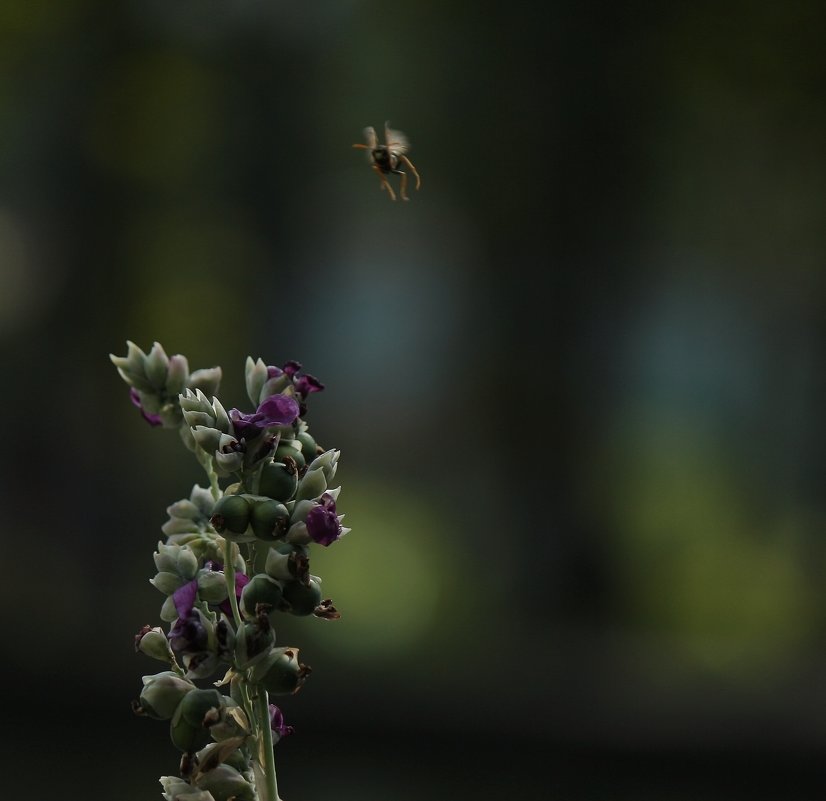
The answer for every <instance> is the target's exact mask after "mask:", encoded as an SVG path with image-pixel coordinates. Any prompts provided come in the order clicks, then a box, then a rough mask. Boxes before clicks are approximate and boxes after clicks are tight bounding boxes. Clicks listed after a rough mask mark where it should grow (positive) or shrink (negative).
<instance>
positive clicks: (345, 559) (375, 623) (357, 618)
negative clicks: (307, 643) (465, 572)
mask: <svg viewBox="0 0 826 801" xmlns="http://www.w3.org/2000/svg"><path fill="white" fill-rule="evenodd" d="M338 507H339V512H344V513H346V517H345V519H344V524H345V525H350V526H352V527H353V531H352V532H351V533H350V534H348V535H347V536H346V537H345V538H344V539H342V540H340V541H338V542H335V543H333V544H332V545H331V546H330V547H329V548H321V547H317V546H314V547H313V548H312V553H311V557H310V570H311V572H312V573H314V574H317V575H320V576H321V577H322V579H323V583H322V591H323V595H324V597H329V596H332V599H333V601H334V603H335V605H336V607H337V608H338V609H339V610H340V611H341V613H342V619H341V620H340V621H336V622H335V623H328V624H322V623H321V622H320V621H319V622H318V624H317V625H316V626H307V627H306V628H305V629H303V631H306V632H307V634H309V635H310V636H312V637H314V639H315V641H316V644H315V645H314V646H313V647H316V648H317V647H323V648H329V649H330V650H331V651H335V652H336V653H337V654H339V655H340V657H341V658H343V659H348V660H350V661H352V662H353V663H355V664H362V665H363V664H365V660H367V659H369V660H371V661H373V662H375V661H376V660H379V661H381V660H388V661H389V660H393V659H396V658H398V657H399V656H400V655H403V654H406V653H409V652H411V651H412V650H414V649H416V648H418V647H420V646H422V645H424V644H426V643H427V642H428V641H429V640H430V639H431V638H432V637H433V636H434V635H435V634H436V632H437V630H438V618H437V614H438V613H439V612H440V611H441V612H443V613H445V616H446V617H447V618H449V617H450V615H449V602H448V603H446V601H448V599H449V597H452V596H451V593H452V590H451V587H452V585H453V583H454V578H453V577H454V576H455V574H456V572H457V564H456V561H457V559H456V555H455V550H454V549H453V548H452V547H451V543H450V530H449V525H448V523H447V522H446V521H445V522H443V521H442V519H440V516H439V514H438V512H437V511H436V510H435V509H434V508H433V507H432V504H430V503H428V500H427V499H426V498H424V497H423V496H422V495H421V494H419V493H415V492H409V491H407V490H405V489H402V488H399V487H395V486H389V485H385V484H382V483H379V482H375V481H368V480H365V479H359V477H357V476H354V475H352V474H350V473H348V475H347V481H346V483H345V484H344V488H343V490H342V493H341V496H340V498H339V503H338ZM322 628H323V631H322V630H320V629H322ZM309 629H314V631H312V632H309V631H308V630H309Z"/></svg>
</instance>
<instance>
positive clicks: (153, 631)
mask: <svg viewBox="0 0 826 801" xmlns="http://www.w3.org/2000/svg"><path fill="white" fill-rule="evenodd" d="M135 650H136V651H140V652H141V653H142V654H146V655H147V656H150V657H152V659H157V660H158V661H159V662H166V664H167V665H170V664H172V661H173V660H174V658H175V657H174V655H173V654H172V649H171V648H170V647H169V640H168V639H167V638H166V634H164V633H163V631H162V630H161V629H160V628H159V627H158V626H155V628H150V627H149V626H144V627H143V628H142V629H141V630H140V631H139V632H138V633H137V634H136V635H135Z"/></svg>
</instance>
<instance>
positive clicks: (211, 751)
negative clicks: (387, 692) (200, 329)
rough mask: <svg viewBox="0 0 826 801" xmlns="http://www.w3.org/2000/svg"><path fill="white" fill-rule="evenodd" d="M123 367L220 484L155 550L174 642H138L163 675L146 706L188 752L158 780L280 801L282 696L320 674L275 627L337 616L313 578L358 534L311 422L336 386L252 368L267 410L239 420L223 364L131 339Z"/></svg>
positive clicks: (240, 799)
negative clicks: (295, 619)
mask: <svg viewBox="0 0 826 801" xmlns="http://www.w3.org/2000/svg"><path fill="white" fill-rule="evenodd" d="M111 359H112V362H113V363H114V364H115V366H116V367H117V369H118V372H119V374H120V376H121V378H123V380H124V381H125V382H126V383H127V385H128V386H129V396H130V401H131V402H132V404H133V405H134V406H135V407H137V409H138V411H139V412H140V415H141V417H142V418H143V420H144V421H145V423H147V424H148V425H149V426H151V427H152V428H165V429H177V430H178V432H179V434H180V437H181V440H182V442H183V443H184V445H185V446H186V447H187V448H188V449H189V450H191V451H192V452H193V454H194V455H195V458H196V459H197V461H198V462H199V464H201V466H202V467H203V468H204V471H205V473H206V476H207V480H208V487H207V488H204V487H200V486H197V485H196V486H195V487H194V488H193V489H192V492H191V493H190V495H189V497H188V498H183V499H181V500H179V501H176V502H175V503H173V504H172V505H171V506H169V507H168V509H167V513H168V514H169V519H168V520H167V522H166V523H165V524H164V526H163V528H162V530H163V533H164V535H165V536H166V542H160V543H158V549H157V551H156V552H155V555H154V561H155V567H156V568H157V571H158V572H157V574H156V575H155V577H154V578H152V579H151V583H152V584H153V585H154V586H155V587H156V588H157V589H158V590H159V591H160V592H161V593H162V594H163V595H164V596H165V599H164V601H163V603H162V606H161V610H160V617H161V620H162V621H163V622H164V623H166V624H169V628H168V631H167V633H164V631H163V629H162V628H161V627H155V628H151V627H149V626H144V627H143V628H142V629H141V631H140V632H139V633H138V635H137V637H136V638H135V647H136V650H137V651H139V652H141V653H143V654H145V655H146V656H148V657H151V658H154V659H157V660H160V661H161V662H163V663H165V666H166V669H165V670H164V671H163V672H161V673H158V674H155V675H149V676H144V679H143V681H144V688H143V691H142V692H141V696H140V699H139V700H137V701H135V702H134V703H133V708H134V709H135V711H136V713H138V714H140V715H143V716H146V717H152V718H155V719H158V720H166V721H168V722H169V727H170V735H171V739H172V742H173V744H174V745H175V746H176V747H177V748H178V749H179V750H180V751H181V752H182V757H181V775H180V777H175V776H164V777H162V778H161V784H162V786H163V790H164V792H163V796H164V799H166V801H185V799H188V798H198V801H232V800H233V799H234V801H280V799H279V796H278V782H277V778H276V773H275V754H274V747H275V746H276V745H277V743H278V741H279V740H280V739H281V738H282V737H285V736H287V735H289V734H291V733H292V731H293V727H292V726H288V725H287V724H286V723H285V722H284V716H283V714H282V712H281V710H280V709H279V708H278V707H277V706H274V705H272V704H270V696H272V695H279V694H280V695H285V696H290V695H294V694H295V693H296V692H298V690H300V689H301V687H302V686H303V684H304V682H305V681H306V679H307V677H308V676H309V674H310V668H309V667H308V666H307V665H305V664H303V663H302V662H300V661H299V659H298V648H294V647H282V646H278V647H276V636H275V630H274V626H275V625H276V624H277V619H278V616H279V615H280V614H292V615H299V616H302V615H313V616H314V617H316V618H319V619H323V620H336V619H338V617H340V615H339V613H338V611H337V610H336V608H335V607H334V606H333V604H332V601H331V600H330V599H324V598H322V594H321V585H320V581H321V579H319V578H318V577H317V576H313V575H311V574H310V569H309V568H310V549H311V546H315V545H321V546H324V547H328V546H330V545H332V544H333V543H335V542H337V541H338V540H339V539H340V538H341V537H342V536H343V535H344V534H346V533H347V531H349V529H346V528H344V527H342V525H341V520H342V515H339V514H338V513H337V508H336V501H337V498H338V494H339V491H340V488H338V487H332V486H331V482H332V480H333V478H334V476H335V473H336V468H337V463H338V451H336V450H328V451H324V450H323V449H322V448H319V447H318V445H317V443H316V441H315V439H314V438H313V437H312V436H311V435H310V434H309V431H308V425H307V422H306V416H307V411H308V407H307V403H308V398H309V396H310V395H312V394H315V393H317V392H320V391H321V390H322V389H323V388H324V386H323V384H321V382H320V381H318V379H316V378H314V377H313V376H310V375H306V374H303V373H301V365H300V364H298V363H297V362H287V363H286V364H285V365H284V366H283V367H274V366H271V365H266V364H265V363H264V362H263V361H262V360H261V359H258V360H257V361H253V360H252V359H251V358H248V359H247V363H246V371H245V378H246V388H247V394H248V396H249V400H250V403H251V404H252V407H253V409H254V411H253V412H242V411H240V410H239V409H237V408H232V409H230V411H229V412H227V411H226V410H225V408H224V406H223V405H222V404H221V403H220V401H219V400H218V398H217V397H215V395H216V393H217V392H218V388H219V384H220V380H221V369H220V368H218V367H214V368H210V369H207V370H196V371H195V372H193V373H190V372H189V365H188V362H187V360H186V358H185V357H183V356H172V357H168V356H167V355H166V353H165V352H164V349H163V348H162V347H161V346H160V345H159V344H158V343H155V344H154V345H153V347H152V349H151V350H150V351H149V352H148V353H145V352H144V351H142V350H141V349H140V348H139V347H137V346H136V345H134V344H133V343H131V342H130V343H127V354H126V356H120V357H119V356H112V357H111ZM242 543H245V546H244V547H243V548H241V547H239V546H240V545H241V544H242ZM245 554H246V557H247V558H244V555H245ZM262 565H263V566H264V568H263V570H261V569H260V567H261V566H262ZM257 568H258V569H257ZM216 675H223V677H224V678H223V679H221V680H219V681H214V678H215V676H216ZM196 682H205V684H204V686H203V687H200V688H199V686H198V684H197V683H196ZM223 687H228V688H229V691H228V692H222V691H221V690H220V689H216V688H223Z"/></svg>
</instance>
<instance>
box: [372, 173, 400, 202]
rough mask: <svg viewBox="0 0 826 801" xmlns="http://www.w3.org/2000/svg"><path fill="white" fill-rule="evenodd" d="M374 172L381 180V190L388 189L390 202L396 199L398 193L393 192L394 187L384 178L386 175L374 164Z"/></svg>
mask: <svg viewBox="0 0 826 801" xmlns="http://www.w3.org/2000/svg"><path fill="white" fill-rule="evenodd" d="M373 170H374V172H375V173H376V175H378V176H379V180H380V181H381V188H382V189H386V190H387V191H388V192H389V193H390V200H395V199H396V193H395V192H394V191H393V187H392V186H390V184H389V183H388V182H387V178H385V177H384V173H383V172H382V171H381V170H380V169H379V168H378V167H377V166H376V165H375V164H374V165H373Z"/></svg>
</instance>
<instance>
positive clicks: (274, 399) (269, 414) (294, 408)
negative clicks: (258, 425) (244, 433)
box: [256, 395, 298, 428]
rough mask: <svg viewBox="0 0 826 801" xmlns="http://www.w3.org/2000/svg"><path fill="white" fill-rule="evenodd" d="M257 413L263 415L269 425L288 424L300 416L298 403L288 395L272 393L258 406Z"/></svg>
mask: <svg viewBox="0 0 826 801" xmlns="http://www.w3.org/2000/svg"><path fill="white" fill-rule="evenodd" d="M256 414H260V415H263V416H264V417H265V418H266V421H267V422H266V425H268V426H271V425H273V426H274V425H277V426H288V425H290V424H291V423H292V422H293V421H294V420H295V418H296V417H298V403H297V402H296V400H295V398H291V397H289V396H288V395H272V396H270V397H269V398H267V399H266V400H265V401H264V402H263V403H262V404H261V405H260V406H259V407H258V410H257V411H256ZM263 427H264V426H262V428H263Z"/></svg>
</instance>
